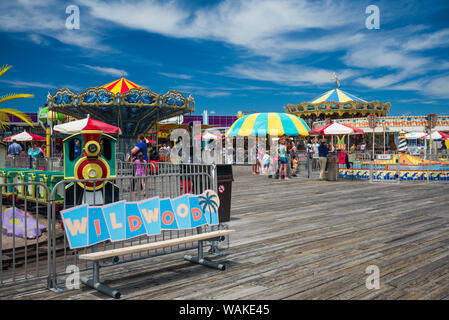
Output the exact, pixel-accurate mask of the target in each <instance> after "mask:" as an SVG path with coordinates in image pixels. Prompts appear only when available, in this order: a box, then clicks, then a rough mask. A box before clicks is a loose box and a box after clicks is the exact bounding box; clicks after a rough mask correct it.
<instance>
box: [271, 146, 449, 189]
mask: <svg viewBox="0 0 449 320" xmlns="http://www.w3.org/2000/svg"><path fill="white" fill-rule="evenodd" d="M339 153H340V152H339V151H338V152H333V153H330V154H329V157H328V161H327V163H326V167H325V170H324V180H327V179H330V180H333V179H331V178H330V177H331V176H332V172H331V171H332V169H331V167H332V166H334V164H335V165H336V167H337V174H336V179H337V180H339V179H345V180H347V179H351V180H356V179H357V180H366V181H370V182H387V183H400V182H401V181H404V182H405V181H410V182H412V181H418V182H419V181H429V182H430V181H449V159H447V158H446V157H447V154H446V152H445V151H440V152H438V153H433V154H432V155H430V154H429V157H428V158H430V159H431V161H437V162H438V163H435V164H427V162H425V164H422V165H417V163H414V160H413V159H410V163H400V162H399V161H396V159H398V158H399V155H400V154H398V153H395V152H393V153H384V152H383V151H382V150H378V151H377V152H375V153H374V155H372V151H371V150H369V151H366V152H361V151H351V152H346V154H347V163H346V162H345V163H341V164H340V163H339V162H340V161H339ZM296 158H297V160H298V164H297V167H296V170H295V167H294V166H293V164H292V162H291V157H290V156H289V165H288V168H289V177H291V176H295V175H292V173H296V177H300V178H305V179H311V180H318V179H320V171H321V167H320V164H319V158H318V157H314V155H313V153H307V152H305V151H299V152H297V153H296ZM419 158H420V159H422V160H424V161H427V160H426V159H423V157H422V156H421V157H419ZM420 159H417V160H418V161H419V160H420ZM278 170H279V165H278V163H277V162H276V163H275V164H274V165H273V168H272V170H271V173H270V174H269V177H272V178H278V177H279V176H278Z"/></svg>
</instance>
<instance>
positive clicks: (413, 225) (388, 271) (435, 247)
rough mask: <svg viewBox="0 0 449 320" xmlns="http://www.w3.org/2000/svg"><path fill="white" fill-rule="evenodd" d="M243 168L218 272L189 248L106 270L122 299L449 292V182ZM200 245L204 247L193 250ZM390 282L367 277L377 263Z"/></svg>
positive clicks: (18, 290)
mask: <svg viewBox="0 0 449 320" xmlns="http://www.w3.org/2000/svg"><path fill="white" fill-rule="evenodd" d="M250 171H251V170H250V168H248V167H234V176H235V181H234V184H233V190H232V191H233V192H232V220H231V222H230V223H229V227H230V228H232V229H236V230H237V233H236V234H233V235H232V236H231V238H230V247H229V249H226V250H225V252H224V253H225V256H224V257H221V258H214V259H213V260H223V259H224V260H226V261H227V264H228V268H227V269H226V270H225V271H217V270H213V269H209V268H206V267H203V266H199V265H195V264H191V263H189V262H186V261H183V260H182V257H183V255H184V253H174V254H170V255H167V256H161V257H155V258H152V259H148V260H144V261H139V262H133V263H128V264H123V265H120V266H117V267H116V268H104V269H102V276H103V282H104V283H105V284H108V285H110V286H111V287H113V288H116V289H119V290H120V291H121V292H122V299H449V268H448V263H449V210H448V205H449V192H448V190H449V184H445V183H430V184H426V183H403V184H401V185H396V184H389V183H374V184H370V183H369V182H367V181H338V182H322V181H308V180H306V179H301V178H294V179H291V180H289V181H278V180H273V179H268V178H267V177H266V176H253V175H251V172H250ZM191 253H195V251H191ZM369 265H376V266H378V267H379V270H380V289H377V290H376V289H373V290H369V289H367V288H366V286H365V282H366V278H367V277H368V274H366V273H365V270H366V268H367V266H369ZM0 299H109V298H108V297H106V296H104V295H102V294H100V293H97V292H96V291H94V290H91V289H89V288H87V287H85V286H83V285H81V289H79V290H66V291H65V292H63V293H61V294H56V293H53V292H50V291H47V290H46V289H45V283H44V281H35V282H29V283H27V284H24V285H15V286H6V287H0Z"/></svg>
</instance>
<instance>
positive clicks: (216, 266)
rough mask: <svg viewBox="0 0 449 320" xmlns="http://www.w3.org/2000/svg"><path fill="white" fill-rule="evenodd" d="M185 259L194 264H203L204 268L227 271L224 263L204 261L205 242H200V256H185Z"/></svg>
mask: <svg viewBox="0 0 449 320" xmlns="http://www.w3.org/2000/svg"><path fill="white" fill-rule="evenodd" d="M184 259H185V260H187V261H190V262H193V263H198V264H202V265H203V266H206V267H210V268H214V269H218V270H225V269H226V266H225V265H224V264H222V263H216V262H213V261H209V260H206V259H204V257H203V241H198V256H197V257H193V256H191V255H185V256H184Z"/></svg>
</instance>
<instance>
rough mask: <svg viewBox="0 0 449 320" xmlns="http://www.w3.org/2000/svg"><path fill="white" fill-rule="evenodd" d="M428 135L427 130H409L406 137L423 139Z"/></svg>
mask: <svg viewBox="0 0 449 320" xmlns="http://www.w3.org/2000/svg"><path fill="white" fill-rule="evenodd" d="M425 135H426V133H425V132H409V133H406V134H405V138H406V139H421V138H422V137H424V136H425Z"/></svg>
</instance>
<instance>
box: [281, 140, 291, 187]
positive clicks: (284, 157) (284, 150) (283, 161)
mask: <svg viewBox="0 0 449 320" xmlns="http://www.w3.org/2000/svg"><path fill="white" fill-rule="evenodd" d="M279 143H280V145H279V163H280V166H279V180H282V171H284V179H285V180H290V178H289V177H288V175H287V166H288V157H287V145H286V142H285V140H283V139H282V140H280V141H279Z"/></svg>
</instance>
